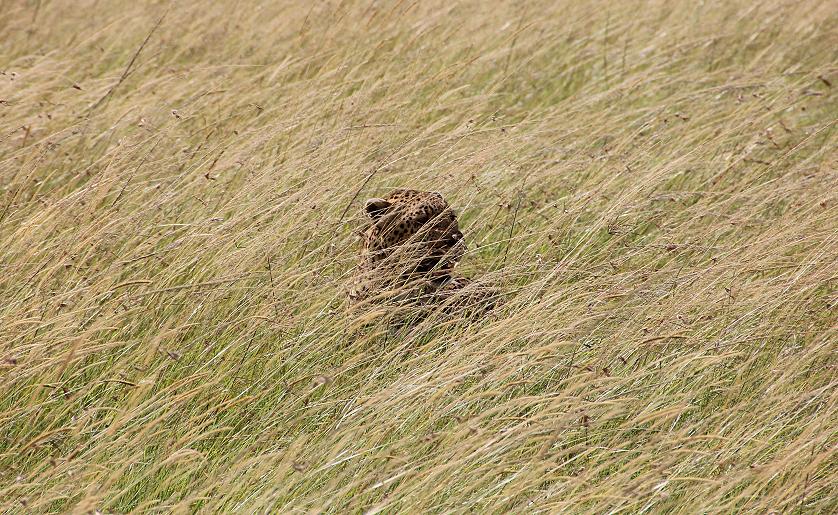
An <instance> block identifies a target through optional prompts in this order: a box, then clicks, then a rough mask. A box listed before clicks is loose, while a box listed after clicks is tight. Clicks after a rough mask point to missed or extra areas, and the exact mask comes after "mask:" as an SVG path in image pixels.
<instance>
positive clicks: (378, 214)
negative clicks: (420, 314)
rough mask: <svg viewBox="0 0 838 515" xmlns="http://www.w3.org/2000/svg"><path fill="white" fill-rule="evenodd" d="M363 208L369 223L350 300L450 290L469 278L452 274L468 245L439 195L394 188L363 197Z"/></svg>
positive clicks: (365, 231) (356, 300)
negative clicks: (374, 195)
mask: <svg viewBox="0 0 838 515" xmlns="http://www.w3.org/2000/svg"><path fill="white" fill-rule="evenodd" d="M364 211H365V213H366V215H367V216H368V217H369V220H370V222H369V224H368V225H367V226H366V227H365V228H364V229H363V232H362V236H361V256H360V263H359V264H358V268H357V272H356V274H355V277H354V280H353V284H352V286H351V288H350V293H349V298H350V300H351V301H353V302H358V301H361V300H365V299H368V298H370V297H376V296H386V294H387V293H394V292H397V293H399V294H404V293H405V292H406V291H414V292H418V293H419V294H420V295H421V294H431V295H432V294H433V293H434V292H437V291H438V292H443V291H446V292H452V291H454V290H457V289H459V288H462V287H463V286H465V285H467V284H468V283H469V282H470V281H469V280H468V279H466V278H465V277H462V276H459V275H457V274H456V273H455V272H454V266H455V265H456V264H457V262H458V261H459V260H460V258H461V257H462V256H463V253H464V252H465V250H466V245H465V242H464V241H463V233H462V232H460V227H459V224H458V222H457V216H456V215H455V213H454V211H453V210H452V209H451V207H450V206H449V205H448V203H447V202H446V201H445V199H444V198H443V197H442V195H441V194H439V193H437V192H427V191H416V190H406V189H398V190H395V191H393V192H392V193H391V194H390V195H388V196H387V197H385V198H372V199H369V200H367V202H366V204H365V205H364Z"/></svg>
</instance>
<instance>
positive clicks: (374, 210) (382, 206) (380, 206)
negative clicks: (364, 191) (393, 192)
mask: <svg viewBox="0 0 838 515" xmlns="http://www.w3.org/2000/svg"><path fill="white" fill-rule="evenodd" d="M391 205H392V204H390V203H389V202H387V201H386V200H384V199H383V198H371V199H369V200H367V202H366V204H364V211H366V213H367V216H369V217H370V218H372V219H373V220H378V219H379V218H381V215H383V214H384V212H385V211H386V210H387V208H388V207H390V206H391Z"/></svg>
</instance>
